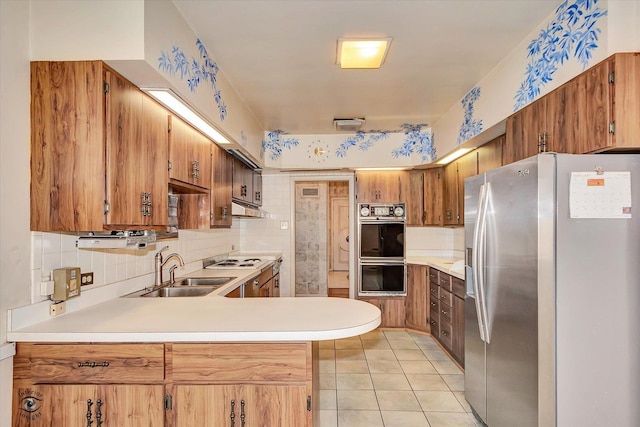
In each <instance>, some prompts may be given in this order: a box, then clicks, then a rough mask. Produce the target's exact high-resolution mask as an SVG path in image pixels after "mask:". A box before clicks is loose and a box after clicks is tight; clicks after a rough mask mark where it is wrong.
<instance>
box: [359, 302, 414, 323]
mask: <svg viewBox="0 0 640 427" xmlns="http://www.w3.org/2000/svg"><path fill="white" fill-rule="evenodd" d="M359 299H360V300H362V301H366V302H368V303H369V304H373V305H375V306H376V307H378V308H379V309H380V311H381V312H382V320H381V323H380V327H381V328H404V327H405V307H404V302H405V298H404V297H389V298H385V297H375V298H359Z"/></svg>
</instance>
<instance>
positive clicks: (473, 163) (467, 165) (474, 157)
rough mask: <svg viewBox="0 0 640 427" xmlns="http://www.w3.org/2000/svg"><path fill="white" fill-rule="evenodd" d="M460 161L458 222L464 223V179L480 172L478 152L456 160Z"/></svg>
mask: <svg viewBox="0 0 640 427" xmlns="http://www.w3.org/2000/svg"><path fill="white" fill-rule="evenodd" d="M456 162H457V163H458V192H457V196H458V198H457V207H456V211H457V212H456V218H457V222H456V224H458V225H462V224H464V180H465V179H467V178H469V177H472V176H474V175H477V174H478V153H477V152H475V151H472V152H471V153H469V154H465V155H464V156H462V157H460V158H459V159H458V160H456Z"/></svg>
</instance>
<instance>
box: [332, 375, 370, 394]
mask: <svg viewBox="0 0 640 427" xmlns="http://www.w3.org/2000/svg"><path fill="white" fill-rule="evenodd" d="M336 385H337V386H338V387H337V388H338V390H373V382H372V381H371V375H369V374H336Z"/></svg>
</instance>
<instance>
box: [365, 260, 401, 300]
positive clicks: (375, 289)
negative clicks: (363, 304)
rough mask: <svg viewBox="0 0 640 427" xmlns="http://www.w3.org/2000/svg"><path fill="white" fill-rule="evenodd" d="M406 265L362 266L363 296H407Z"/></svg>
mask: <svg viewBox="0 0 640 427" xmlns="http://www.w3.org/2000/svg"><path fill="white" fill-rule="evenodd" d="M405 285H406V271H405V265H404V263H396V264H391V263H388V264H360V293H361V294H363V295H366V294H369V295H376V294H377V295H383V294H392V295H393V294H406V286H405Z"/></svg>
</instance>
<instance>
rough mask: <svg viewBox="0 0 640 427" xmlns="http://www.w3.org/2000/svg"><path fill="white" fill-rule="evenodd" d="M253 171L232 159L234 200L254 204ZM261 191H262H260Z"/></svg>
mask: <svg viewBox="0 0 640 427" xmlns="http://www.w3.org/2000/svg"><path fill="white" fill-rule="evenodd" d="M253 183H254V181H253V171H252V170H251V168H249V166H247V165H245V164H244V163H242V162H241V161H240V160H238V159H236V158H234V159H233V192H232V196H233V198H234V199H236V200H239V201H241V202H246V203H249V204H253V203H254V193H253ZM260 191H262V190H260Z"/></svg>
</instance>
